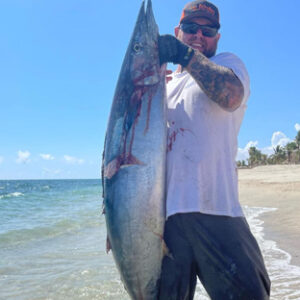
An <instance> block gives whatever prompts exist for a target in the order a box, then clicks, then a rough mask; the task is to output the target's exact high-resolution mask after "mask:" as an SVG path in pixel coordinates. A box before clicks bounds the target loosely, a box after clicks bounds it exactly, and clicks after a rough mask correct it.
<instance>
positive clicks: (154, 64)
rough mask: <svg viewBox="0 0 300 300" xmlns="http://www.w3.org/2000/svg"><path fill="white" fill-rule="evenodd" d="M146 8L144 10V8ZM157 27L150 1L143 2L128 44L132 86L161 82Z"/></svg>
mask: <svg viewBox="0 0 300 300" xmlns="http://www.w3.org/2000/svg"><path fill="white" fill-rule="evenodd" d="M145 7H146V8H145ZM158 35H159V33H158V27H157V25H156V22H155V19H154V16H153V11H152V5H151V0H148V2H147V5H145V3H144V2H143V4H142V7H141V9H140V13H139V16H138V19H137V22H136V25H135V29H134V33H133V36H132V39H131V44H130V48H129V49H130V61H131V63H130V72H129V73H130V76H131V79H132V82H133V84H134V86H151V85H155V84H157V83H158V82H159V81H160V80H161V74H162V72H161V68H160V64H159V54H158Z"/></svg>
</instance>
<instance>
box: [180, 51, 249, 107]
mask: <svg viewBox="0 0 300 300" xmlns="http://www.w3.org/2000/svg"><path fill="white" fill-rule="evenodd" d="M185 69H186V70H187V71H188V72H189V73H190V74H191V75H192V76H193V78H194V79H195V80H196V82H197V83H198V85H199V86H200V87H201V88H202V90H203V91H204V92H205V94H206V95H207V96H208V97H209V98H210V99H211V100H212V101H214V102H216V103H217V104H219V105H220V106H221V107H222V108H223V109H225V110H227V111H234V110H236V109H237V108H238V107H239V106H240V104H241V102H242V99H243V96H244V87H243V85H242V83H241V81H240V80H239V78H238V77H237V76H236V75H235V74H234V72H233V71H232V70H231V69H229V68H226V67H223V66H219V65H217V64H215V63H213V62H212V61H210V60H209V59H208V58H206V56H204V55H203V54H202V53H200V52H199V51H197V50H196V51H195V52H194V55H193V57H192V59H191V60H190V62H189V64H188V65H187V66H186V68H185Z"/></svg>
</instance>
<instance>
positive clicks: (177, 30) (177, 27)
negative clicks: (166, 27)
mask: <svg viewBox="0 0 300 300" xmlns="http://www.w3.org/2000/svg"><path fill="white" fill-rule="evenodd" d="M174 33H175V36H176V37H178V33H179V25H178V26H176V27H175V28H174Z"/></svg>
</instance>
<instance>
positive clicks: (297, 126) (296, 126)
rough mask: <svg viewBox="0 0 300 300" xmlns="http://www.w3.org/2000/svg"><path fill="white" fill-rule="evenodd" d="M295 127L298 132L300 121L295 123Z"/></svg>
mask: <svg viewBox="0 0 300 300" xmlns="http://www.w3.org/2000/svg"><path fill="white" fill-rule="evenodd" d="M295 129H296V130H297V132H298V131H299V130H300V124H299V123H296V124H295Z"/></svg>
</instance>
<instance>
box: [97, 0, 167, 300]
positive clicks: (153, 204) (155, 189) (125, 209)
mask: <svg viewBox="0 0 300 300" xmlns="http://www.w3.org/2000/svg"><path fill="white" fill-rule="evenodd" d="M158 34H159V33H158V27H157V25H156V23H155V19H154V16H153V12H152V5H151V0H149V1H148V2H147V5H146V4H145V3H144V2H143V3H142V7H141V9H140V12H139V15H138V19H137V22H136V25H135V28H134V32H133V35H132V38H131V40H130V43H129V47H128V50H127V53H126V56H125V59H124V62H123V65H122V69H121V73H120V75H119V80H118V83H117V87H116V91H115V95H114V99H113V104H112V108H111V113H110V118H109V123H108V128H107V132H106V141H105V146H104V154H103V162H102V179H103V191H104V208H105V217H106V225H107V232H108V237H109V240H110V244H111V248H112V252H113V255H114V259H115V262H116V264H117V267H118V269H119V271H120V274H121V278H122V281H123V283H124V285H125V288H126V290H127V292H128V294H129V295H130V297H131V298H132V299H137V300H142V299H143V300H154V299H156V298H157V291H158V288H157V281H158V279H159V277H160V272H161V262H162V258H163V255H164V253H163V248H164V247H163V239H162V236H163V228H164V222H165V168H166V141H167V131H166V107H165V105H166V104H165V103H166V102H165V68H164V67H162V68H161V67H160V64H159V55H158V45H157V42H158Z"/></svg>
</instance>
